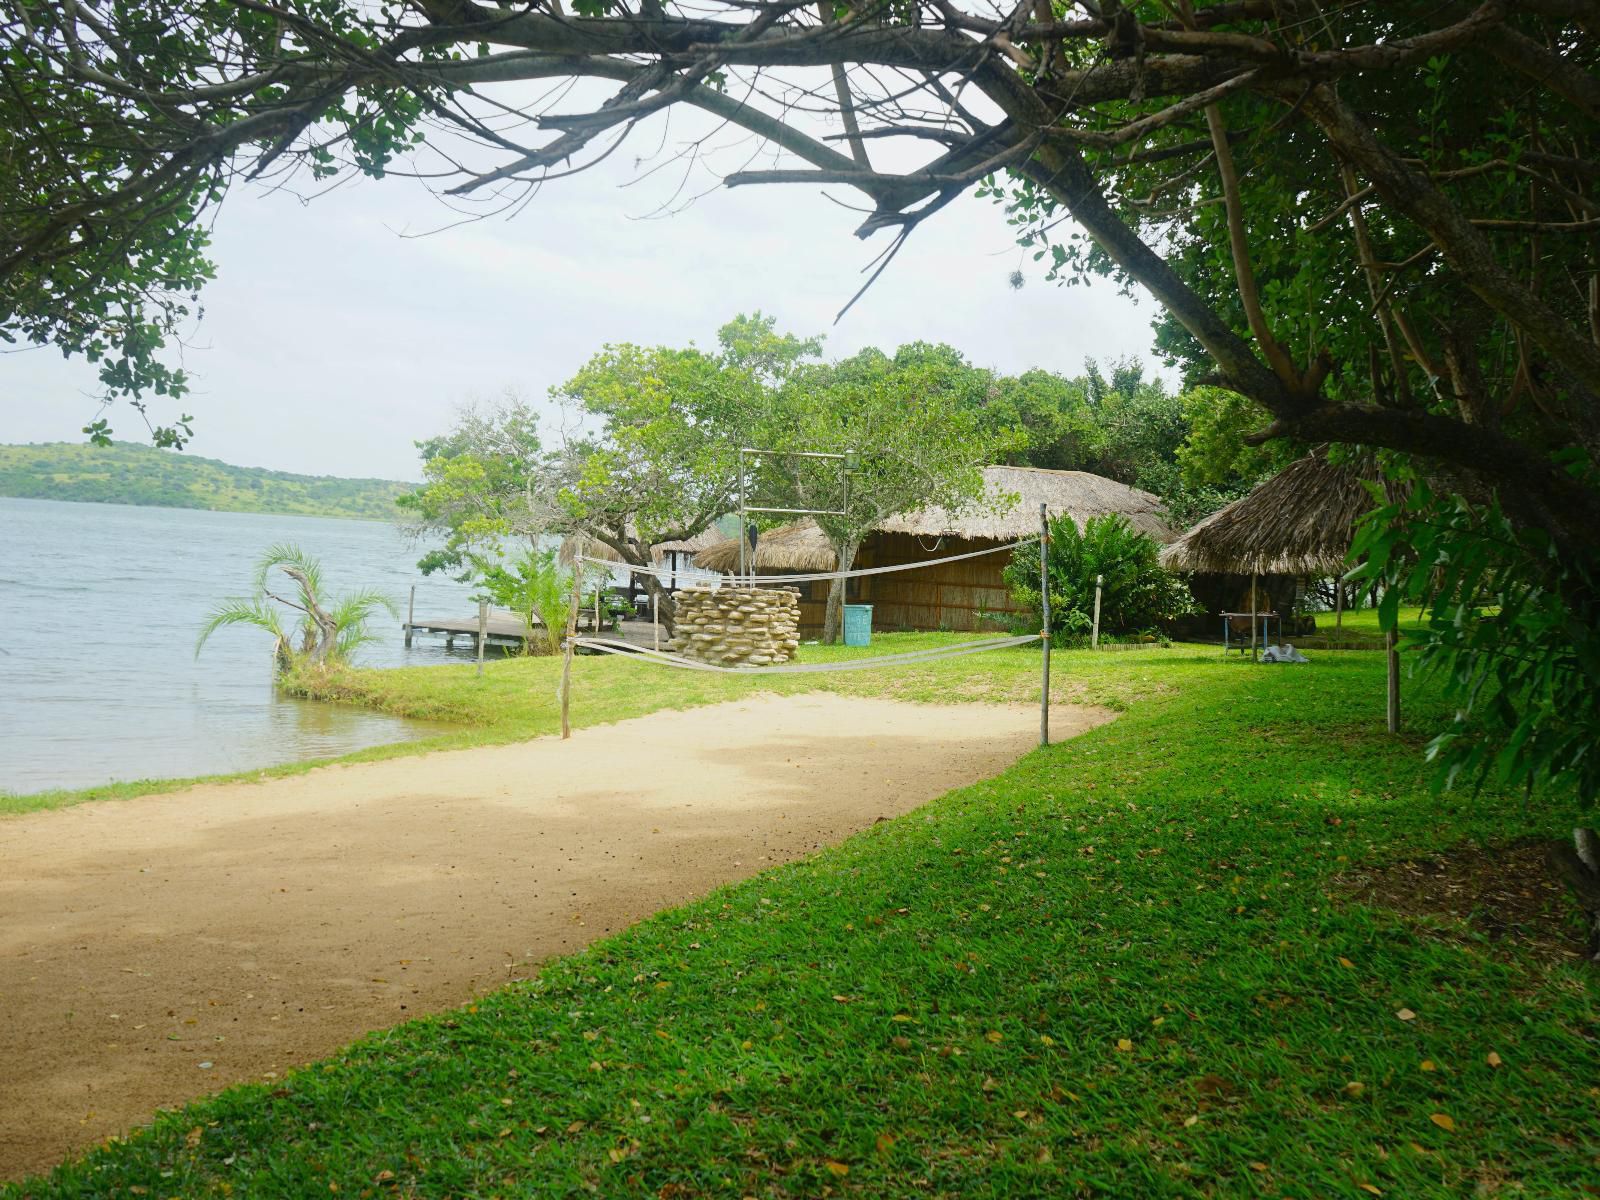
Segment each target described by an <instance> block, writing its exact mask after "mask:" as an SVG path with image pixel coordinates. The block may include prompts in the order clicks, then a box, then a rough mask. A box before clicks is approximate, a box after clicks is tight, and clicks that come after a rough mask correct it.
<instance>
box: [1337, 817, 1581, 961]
mask: <svg viewBox="0 0 1600 1200" xmlns="http://www.w3.org/2000/svg"><path fill="white" fill-rule="evenodd" d="M1337 882H1338V884H1339V885H1340V888H1341V890H1342V891H1344V892H1345V893H1346V894H1347V895H1349V896H1351V897H1352V898H1354V899H1356V900H1360V901H1361V902H1362V903H1364V904H1372V905H1376V906H1378V907H1381V908H1390V909H1393V910H1395V911H1396V912H1398V913H1401V914H1402V915H1404V916H1405V917H1407V918H1408V919H1410V920H1411V921H1412V922H1413V923H1414V925H1415V927H1416V928H1418V929H1419V930H1420V931H1421V932H1423V933H1424V935H1425V936H1428V937H1435V938H1445V939H1449V940H1452V941H1469V940H1474V939H1476V938H1479V937H1482V938H1486V939H1487V940H1488V943H1489V945H1490V946H1495V947H1507V948H1510V947H1516V948H1518V949H1520V950H1522V951H1524V952H1525V953H1527V954H1528V955H1530V956H1531V957H1533V958H1534V959H1537V960H1539V961H1542V962H1546V963H1557V962H1573V961H1576V960H1580V959H1582V958H1584V957H1586V956H1587V953H1588V951H1587V950H1586V948H1585V945H1584V930H1583V922H1582V921H1581V919H1580V918H1579V909H1578V904H1577V902H1576V900H1575V899H1574V898H1573V896H1572V895H1571V894H1570V893H1569V892H1568V891H1567V887H1566V885H1565V884H1563V883H1562V882H1561V881H1560V880H1559V879H1558V878H1557V877H1556V875H1555V873H1554V872H1553V871H1552V870H1551V869H1550V866H1549V864H1548V862H1547V861H1546V859H1545V843H1544V842H1543V841H1539V840H1534V841H1524V842H1513V843H1511V844H1509V845H1503V846H1493V847H1478V846H1460V847H1457V848H1456V849H1454V850H1451V851H1448V852H1447V853H1444V854H1441V855H1438V856H1436V857H1434V858H1424V859H1412V860H1407V861H1405V862H1397V863H1390V864H1388V865H1387V866H1384V867H1382V868H1379V869H1377V870H1370V871H1356V872H1350V873H1349V874H1347V875H1345V876H1343V877H1342V878H1340V879H1339V880H1338V881H1337Z"/></svg>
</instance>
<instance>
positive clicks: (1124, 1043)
mask: <svg viewBox="0 0 1600 1200" xmlns="http://www.w3.org/2000/svg"><path fill="white" fill-rule="evenodd" d="M1132 1049H1133V1043H1132V1042H1130V1041H1129V1040H1128V1039H1127V1038H1118V1039H1117V1051H1118V1052H1119V1053H1121V1054H1127V1053H1128V1052H1129V1051H1131V1050H1132Z"/></svg>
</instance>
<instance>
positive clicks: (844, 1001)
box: [834, 996, 855, 1004]
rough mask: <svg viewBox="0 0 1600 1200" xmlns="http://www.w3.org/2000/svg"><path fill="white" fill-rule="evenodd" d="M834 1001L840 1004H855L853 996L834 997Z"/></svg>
mask: <svg viewBox="0 0 1600 1200" xmlns="http://www.w3.org/2000/svg"><path fill="white" fill-rule="evenodd" d="M834 999H835V1000H837V1001H838V1002H839V1003H840V1004H852V1003H854V1002H855V997H854V996H835V997H834Z"/></svg>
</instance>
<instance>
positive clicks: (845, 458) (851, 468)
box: [739, 446, 857, 576]
mask: <svg viewBox="0 0 1600 1200" xmlns="http://www.w3.org/2000/svg"><path fill="white" fill-rule="evenodd" d="M760 454H765V455H769V456H771V457H772V458H826V459H833V460H835V461H837V462H838V463H839V478H840V481H841V483H842V485H843V492H844V502H843V504H842V505H841V506H840V507H839V508H771V507H768V506H765V505H759V504H750V503H748V502H747V501H746V499H745V491H744V482H745V462H746V461H747V456H749V455H760ZM856 464H857V455H856V452H855V451H854V450H850V451H846V452H845V453H843V454H832V453H829V452H826V451H823V450H761V449H758V448H757V447H754V446H740V447H739V574H740V575H741V576H744V575H749V574H750V573H751V572H750V570H749V568H748V565H747V563H746V561H745V556H746V555H747V554H748V553H749V551H750V530H749V524H750V522H749V519H748V518H749V514H750V513H773V514H778V515H782V516H791V517H842V516H844V515H846V514H847V513H848V512H849V511H850V476H851V475H852V474H854V473H855V469H856Z"/></svg>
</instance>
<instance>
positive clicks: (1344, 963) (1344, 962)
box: [1339, 954, 1356, 971]
mask: <svg viewBox="0 0 1600 1200" xmlns="http://www.w3.org/2000/svg"><path fill="white" fill-rule="evenodd" d="M1339 965H1340V966H1341V967H1344V968H1345V969H1346V970H1347V971H1353V970H1355V969H1356V965H1355V963H1353V962H1351V961H1350V960H1349V959H1348V958H1346V957H1345V956H1344V955H1342V954H1341V955H1340V956H1339Z"/></svg>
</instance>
